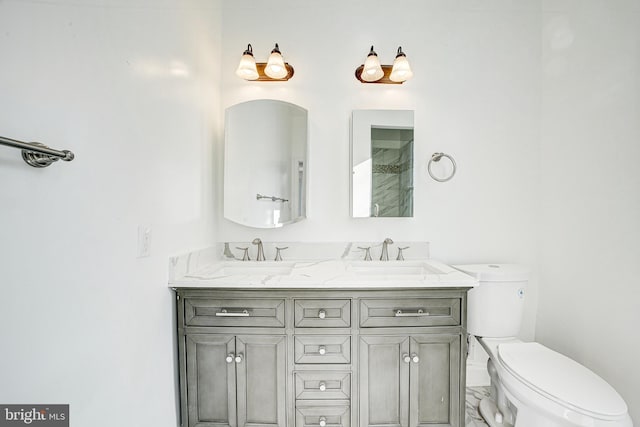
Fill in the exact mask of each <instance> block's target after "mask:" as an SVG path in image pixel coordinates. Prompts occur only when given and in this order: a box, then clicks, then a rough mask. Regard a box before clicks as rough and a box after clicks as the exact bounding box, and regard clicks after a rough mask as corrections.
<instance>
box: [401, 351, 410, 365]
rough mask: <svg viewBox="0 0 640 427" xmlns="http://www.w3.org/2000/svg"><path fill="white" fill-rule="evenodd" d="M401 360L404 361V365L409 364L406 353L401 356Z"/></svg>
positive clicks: (408, 357)
mask: <svg viewBox="0 0 640 427" xmlns="http://www.w3.org/2000/svg"><path fill="white" fill-rule="evenodd" d="M402 360H404V363H409V362H411V357H410V356H409V355H408V354H407V353H405V354H403V355H402Z"/></svg>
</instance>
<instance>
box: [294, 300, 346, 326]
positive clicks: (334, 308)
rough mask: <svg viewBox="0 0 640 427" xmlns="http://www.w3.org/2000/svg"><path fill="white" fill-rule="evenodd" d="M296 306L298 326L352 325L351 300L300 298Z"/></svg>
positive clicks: (296, 322)
mask: <svg viewBox="0 0 640 427" xmlns="http://www.w3.org/2000/svg"><path fill="white" fill-rule="evenodd" d="M294 306H295V309H294V313H295V322H294V323H295V326H296V328H349V327H351V300H348V299H299V300H296V301H295V305H294Z"/></svg>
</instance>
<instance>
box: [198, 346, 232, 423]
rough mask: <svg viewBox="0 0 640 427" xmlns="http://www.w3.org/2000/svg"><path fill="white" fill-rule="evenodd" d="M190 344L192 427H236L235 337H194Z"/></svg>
mask: <svg viewBox="0 0 640 427" xmlns="http://www.w3.org/2000/svg"><path fill="white" fill-rule="evenodd" d="M186 343H187V349H186V350H187V411H188V414H189V427H236V426H237V423H236V367H235V363H234V362H231V363H229V362H227V360H226V359H227V356H228V355H229V354H232V353H234V352H235V339H234V337H233V336H232V335H207V334H193V335H187V336H186Z"/></svg>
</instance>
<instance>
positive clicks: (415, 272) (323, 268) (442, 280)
mask: <svg viewBox="0 0 640 427" xmlns="http://www.w3.org/2000/svg"><path fill="white" fill-rule="evenodd" d="M416 246H418V245H417V244H416V243H415V242H414V247H416ZM358 247H359V246H354V245H353V244H351V243H349V244H348V245H347V246H346V248H343V250H342V252H341V255H340V256H337V257H330V256H327V254H320V253H319V254H316V255H318V256H317V259H315V258H316V257H315V256H314V257H313V258H314V259H287V260H285V261H241V260H237V259H234V258H225V257H223V256H222V257H221V256H218V254H222V253H227V254H228V253H229V251H228V249H229V245H226V246H225V247H224V249H222V248H221V247H215V248H209V249H206V250H203V251H197V252H193V253H190V254H186V255H183V256H180V257H175V258H172V259H171V262H170V278H169V286H170V287H172V288H229V289H247V288H249V289H256V290H258V289H259V290H263V289H293V288H297V289H365V288H366V289H376V288H380V289H381V288H458V287H474V286H477V281H476V279H474V278H473V277H471V276H468V275H466V274H464V273H462V272H460V271H458V270H456V269H454V268H452V267H450V266H448V265H447V264H444V263H442V262H439V261H436V260H432V259H429V258H428V257H427V256H425V255H428V254H425V253H424V252H425V251H424V250H421V251H419V250H417V248H416V251H415V254H414V255H416V256H415V257H412V258H410V259H406V260H402V261H396V260H390V261H363V260H362V259H363V258H362V256H361V255H362V253H361V252H359V250H358V249H356V250H353V251H352V250H351V248H358ZM292 252H295V251H292ZM303 252H304V250H303V251H298V253H303ZM352 252H354V253H352ZM418 252H420V253H418ZM267 256H268V255H267Z"/></svg>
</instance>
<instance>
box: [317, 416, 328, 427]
mask: <svg viewBox="0 0 640 427" xmlns="http://www.w3.org/2000/svg"><path fill="white" fill-rule="evenodd" d="M318 424H319V425H320V427H326V426H327V418H326V417H320V422H319V423H318Z"/></svg>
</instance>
